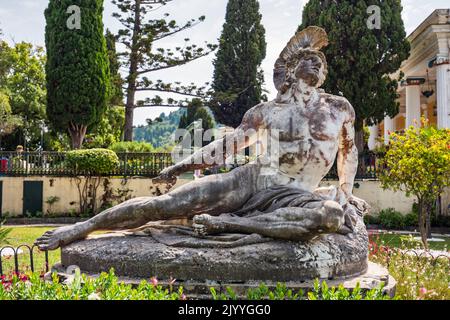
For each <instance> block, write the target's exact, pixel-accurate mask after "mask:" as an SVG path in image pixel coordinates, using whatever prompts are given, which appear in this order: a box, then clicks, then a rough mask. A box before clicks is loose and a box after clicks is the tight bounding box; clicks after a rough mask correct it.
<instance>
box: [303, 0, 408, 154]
mask: <svg viewBox="0 0 450 320" xmlns="http://www.w3.org/2000/svg"><path fill="white" fill-rule="evenodd" d="M370 5H377V6H379V7H380V9H381V10H380V12H381V29H379V30H378V29H372V30H371V29H369V28H368V27H367V20H368V19H369V16H370V14H368V13H367V8H368V6H370ZM401 13H402V5H401V2H400V0H388V1H385V0H383V1H382V0H370V1H362V0H361V1H354V0H340V1H324V0H310V1H309V2H308V3H307V4H306V5H305V8H304V11H303V19H302V25H301V26H300V28H299V29H304V28H305V27H307V26H311V25H316V26H320V27H323V28H324V29H325V31H327V33H328V36H329V39H330V44H329V45H328V46H327V47H326V48H324V49H323V52H324V53H325V55H326V57H327V60H328V64H329V73H328V76H327V81H326V83H325V84H324V89H325V90H326V91H327V92H330V93H332V94H337V95H343V96H345V97H346V98H347V99H348V100H349V101H350V103H351V104H352V105H353V106H354V108H355V111H356V117H357V120H356V124H355V126H356V129H357V131H358V132H359V133H361V132H362V129H363V120H364V119H367V124H368V125H371V124H372V123H379V122H381V121H382V120H383V119H384V117H385V115H386V114H387V115H389V116H392V117H393V116H395V115H396V114H397V113H398V110H399V105H398V103H397V101H396V99H397V81H396V80H392V79H391V78H390V76H389V75H390V74H392V73H394V72H396V71H397V70H398V69H399V68H400V65H401V63H402V61H403V60H405V59H407V58H408V56H409V51H410V44H409V42H408V41H407V40H406V32H405V27H404V24H403V20H402V16H401ZM361 140H362V139H361ZM361 148H362V145H358V149H359V150H360V151H362V149H361Z"/></svg>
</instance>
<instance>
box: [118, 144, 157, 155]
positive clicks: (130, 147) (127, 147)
mask: <svg viewBox="0 0 450 320" xmlns="http://www.w3.org/2000/svg"><path fill="white" fill-rule="evenodd" d="M110 149H111V150H113V151H114V152H116V153H121V152H154V148H153V146H152V145H151V144H150V143H147V142H137V141H133V142H130V141H122V142H116V143H114V144H113V145H112V146H111V147H110Z"/></svg>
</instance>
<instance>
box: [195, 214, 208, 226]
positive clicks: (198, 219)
mask: <svg viewBox="0 0 450 320" xmlns="http://www.w3.org/2000/svg"><path fill="white" fill-rule="evenodd" d="M193 220H194V223H195V224H206V223H208V222H209V221H210V220H211V216H210V215H208V214H201V215H198V216H195V217H194V219H193Z"/></svg>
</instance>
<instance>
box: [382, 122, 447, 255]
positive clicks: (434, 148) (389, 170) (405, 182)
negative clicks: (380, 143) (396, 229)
mask: <svg viewBox="0 0 450 320" xmlns="http://www.w3.org/2000/svg"><path fill="white" fill-rule="evenodd" d="M422 122H423V124H424V127H423V128H420V129H418V128H414V127H411V128H409V129H407V130H406V131H405V133H404V134H401V135H399V134H395V133H392V134H391V142H390V145H389V148H388V152H387V154H386V156H385V157H384V159H383V166H384V167H385V170H384V171H383V174H382V175H381V177H380V178H381V182H382V185H383V187H384V188H386V189H392V190H394V191H397V190H401V191H404V192H406V195H407V196H410V195H412V196H415V197H416V198H417V201H418V205H419V228H420V233H421V235H422V241H423V243H424V244H425V246H427V238H429V237H431V228H430V227H431V225H430V221H431V213H432V207H433V204H434V203H436V200H437V199H438V197H439V196H440V195H441V194H442V193H443V191H444V189H445V188H446V187H449V186H450V130H449V129H441V130H438V129H435V128H433V127H431V126H429V124H428V123H427V122H426V121H425V120H422Z"/></svg>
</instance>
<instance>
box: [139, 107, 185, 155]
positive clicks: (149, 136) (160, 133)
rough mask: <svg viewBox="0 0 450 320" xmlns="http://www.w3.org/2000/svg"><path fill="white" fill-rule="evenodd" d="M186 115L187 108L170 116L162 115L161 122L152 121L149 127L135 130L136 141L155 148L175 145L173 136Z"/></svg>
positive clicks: (140, 127)
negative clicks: (146, 143)
mask: <svg viewBox="0 0 450 320" xmlns="http://www.w3.org/2000/svg"><path fill="white" fill-rule="evenodd" d="M185 113H186V109H185V108H180V109H179V110H177V111H173V112H171V113H170V114H169V115H166V114H165V113H161V114H160V116H159V117H158V118H159V120H160V121H152V122H151V123H150V124H149V125H147V126H139V127H137V128H135V129H134V139H135V140H136V141H145V142H148V143H150V144H151V145H152V146H153V147H154V148H159V147H166V146H167V147H169V146H172V145H173V144H174V141H173V134H174V133H175V131H176V130H177V128H178V124H179V123H180V119H181V117H182V116H183V115H184V114H185Z"/></svg>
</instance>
